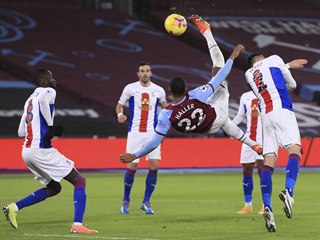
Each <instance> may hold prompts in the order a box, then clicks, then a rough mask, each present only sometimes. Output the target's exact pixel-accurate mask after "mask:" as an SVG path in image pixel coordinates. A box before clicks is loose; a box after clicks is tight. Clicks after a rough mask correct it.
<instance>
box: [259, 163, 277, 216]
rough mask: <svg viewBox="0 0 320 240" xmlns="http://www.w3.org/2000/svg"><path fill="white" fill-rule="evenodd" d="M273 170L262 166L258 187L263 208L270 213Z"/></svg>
mask: <svg viewBox="0 0 320 240" xmlns="http://www.w3.org/2000/svg"><path fill="white" fill-rule="evenodd" d="M273 171H274V168H273V167H270V166H267V165H265V166H263V168H262V171H261V178H260V185H261V193H262V200H263V204H264V206H265V207H268V208H269V209H270V210H271V211H272V208H271V195H272V174H273Z"/></svg>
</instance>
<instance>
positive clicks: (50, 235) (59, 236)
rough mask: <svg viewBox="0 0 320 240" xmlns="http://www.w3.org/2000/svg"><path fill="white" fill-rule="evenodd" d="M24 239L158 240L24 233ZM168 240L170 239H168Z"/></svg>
mask: <svg viewBox="0 0 320 240" xmlns="http://www.w3.org/2000/svg"><path fill="white" fill-rule="evenodd" d="M23 236H24V237H41V238H80V239H109V240H160V239H158V238H126V237H107V236H92V235H91V236H88V235H87V236H84V235H59V234H31V233H25V234H23ZM168 240H170V239H168Z"/></svg>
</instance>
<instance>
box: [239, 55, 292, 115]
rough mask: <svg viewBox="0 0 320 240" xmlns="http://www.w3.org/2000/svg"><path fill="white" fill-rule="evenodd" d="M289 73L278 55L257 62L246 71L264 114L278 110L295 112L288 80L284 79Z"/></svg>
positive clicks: (248, 80) (247, 78)
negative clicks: (287, 85) (287, 83)
mask: <svg viewBox="0 0 320 240" xmlns="http://www.w3.org/2000/svg"><path fill="white" fill-rule="evenodd" d="M287 72H289V69H288V68H287V67H286V66H285V63H284V62H283V60H282V59H281V58H280V57H279V56H277V55H272V56H270V57H268V58H265V59H263V60H261V61H258V62H256V63H255V64H254V65H253V67H252V68H250V69H248V70H247V71H246V73H245V76H246V80H247V82H248V83H249V85H250V86H251V88H252V90H253V92H254V94H255V95H256V96H257V97H258V99H259V104H260V107H261V113H262V114H266V113H268V112H271V111H273V110H274V109H278V108H285V109H288V110H290V111H293V107H292V102H291V99H290V96H289V93H288V90H287V87H286V80H285V78H284V77H283V75H284V74H285V73H287Z"/></svg>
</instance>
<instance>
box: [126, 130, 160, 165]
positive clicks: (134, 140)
mask: <svg viewBox="0 0 320 240" xmlns="http://www.w3.org/2000/svg"><path fill="white" fill-rule="evenodd" d="M153 134H154V132H143V133H141V132H128V137H127V148H126V152H127V153H134V152H136V151H138V150H139V149H140V148H142V146H143V145H144V144H145V143H146V142H147V141H149V140H151V139H152V137H153ZM146 159H147V160H149V159H158V160H160V159H161V144H160V145H159V146H158V147H157V148H156V149H154V150H153V151H152V152H150V153H149V154H147V155H146ZM139 161H140V159H139V158H137V159H135V160H134V161H133V162H134V163H138V162H139Z"/></svg>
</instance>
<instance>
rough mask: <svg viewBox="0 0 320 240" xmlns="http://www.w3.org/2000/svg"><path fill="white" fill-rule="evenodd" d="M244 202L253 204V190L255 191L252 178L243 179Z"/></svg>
mask: <svg viewBox="0 0 320 240" xmlns="http://www.w3.org/2000/svg"><path fill="white" fill-rule="evenodd" d="M242 187H243V193H244V201H245V202H246V203H250V202H252V190H253V180H252V176H251V177H243V182H242Z"/></svg>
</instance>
